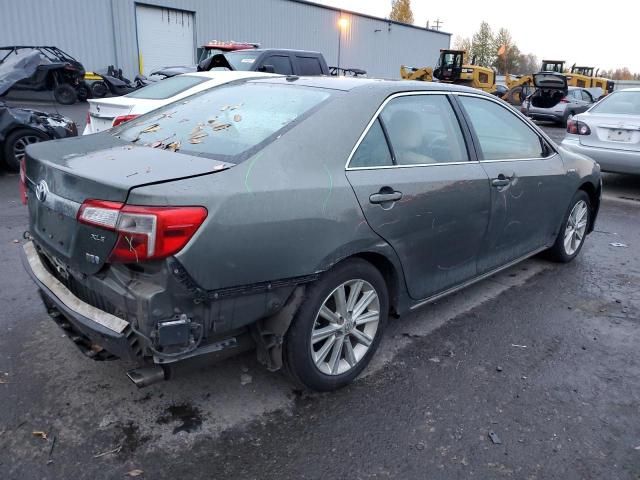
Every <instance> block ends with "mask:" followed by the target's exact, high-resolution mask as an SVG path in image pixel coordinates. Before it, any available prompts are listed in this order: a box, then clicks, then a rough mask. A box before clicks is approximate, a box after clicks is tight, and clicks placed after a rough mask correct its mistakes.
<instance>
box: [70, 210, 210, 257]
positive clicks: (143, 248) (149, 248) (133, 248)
mask: <svg viewBox="0 0 640 480" xmlns="http://www.w3.org/2000/svg"><path fill="white" fill-rule="evenodd" d="M205 218H207V209H206V208H204V207H146V206H137V205H124V204H122V203H119V202H108V201H104V200H86V201H85V202H84V203H83V204H82V206H81V207H80V210H79V211H78V221H79V222H81V223H85V224H87V225H93V226H95V227H98V228H103V229H106V230H112V231H114V232H117V233H118V239H117V241H116V244H115V246H114V247H113V250H112V251H111V254H110V255H109V262H111V263H135V262H141V261H145V260H158V259H161V258H166V257H169V256H171V255H174V254H176V253H178V252H179V251H180V250H182V248H184V246H185V245H186V244H187V243H188V242H189V240H191V237H193V235H194V233H196V231H197V230H198V228H200V225H202V222H204V220H205Z"/></svg>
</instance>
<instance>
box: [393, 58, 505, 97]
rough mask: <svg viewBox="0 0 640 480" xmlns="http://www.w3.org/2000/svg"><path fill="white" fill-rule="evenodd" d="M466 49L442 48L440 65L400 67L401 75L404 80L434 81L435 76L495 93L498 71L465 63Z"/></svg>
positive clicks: (440, 79) (449, 81) (444, 80)
mask: <svg viewBox="0 0 640 480" xmlns="http://www.w3.org/2000/svg"><path fill="white" fill-rule="evenodd" d="M466 53H467V52H465V51H464V50H450V49H445V50H440V57H439V59H438V65H437V66H436V68H435V69H433V68H431V67H407V66H405V65H402V66H401V67H400V76H401V77H402V78H403V79H404V80H421V81H425V82H433V81H434V78H435V79H437V80H438V81H439V82H442V83H455V84H457V85H466V86H468V87H473V88H478V89H480V90H483V91H485V92H489V93H493V92H494V91H495V90H496V73H495V71H494V70H493V69H491V68H488V67H481V66H479V65H474V63H475V62H474V61H472V62H471V64H465V63H464V57H465V56H466Z"/></svg>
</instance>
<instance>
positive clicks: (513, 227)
mask: <svg viewBox="0 0 640 480" xmlns="http://www.w3.org/2000/svg"><path fill="white" fill-rule="evenodd" d="M22 178H23V181H24V182H25V184H26V185H25V186H26V192H27V193H26V199H25V201H26V202H27V204H28V209H29V217H30V225H29V231H28V232H26V234H25V237H26V238H27V240H28V241H27V242H26V244H25V246H24V264H25V268H26V269H27V271H28V272H29V273H30V275H31V276H32V278H33V279H34V281H35V282H36V284H37V285H38V287H39V288H40V290H41V292H42V297H43V299H44V303H45V305H46V307H47V309H48V312H49V314H50V316H51V317H52V318H53V319H54V320H55V321H56V322H57V323H58V324H59V325H60V326H61V327H62V328H63V329H65V330H66V331H67V332H68V337H69V338H71V339H72V340H73V341H74V342H75V343H76V344H77V345H78V346H79V347H80V348H81V349H82V350H83V351H84V352H85V353H86V354H87V355H88V356H90V357H92V358H95V359H109V358H115V357H119V358H122V359H125V360H130V361H134V362H137V363H138V364H139V365H140V367H139V368H136V369H134V370H132V371H130V372H129V376H130V378H131V379H132V380H133V381H134V382H135V383H136V384H137V385H139V386H143V385H146V384H149V383H152V382H154V381H157V380H161V379H164V378H166V377H167V372H169V371H171V369H172V367H173V366H174V365H176V364H177V363H178V362H182V361H184V360H186V359H189V358H192V357H197V356H211V357H213V358H221V357H224V356H228V355H230V354H234V353H238V352H241V351H245V350H247V349H250V348H255V349H256V351H257V355H258V358H259V360H260V361H262V362H263V363H264V364H265V365H266V366H267V368H269V369H271V370H277V369H279V368H282V367H284V370H285V371H286V372H287V373H288V374H289V375H290V376H291V378H292V379H293V380H294V381H295V382H296V383H297V384H299V385H302V386H304V387H306V388H309V389H314V390H332V389H335V388H339V387H342V386H344V385H346V384H348V383H349V382H351V381H352V380H353V379H354V378H355V377H356V376H357V375H358V374H359V373H360V372H361V371H362V370H363V368H365V366H366V365H367V364H368V362H369V361H370V360H371V357H372V356H373V355H374V353H375V351H376V349H377V347H378V345H379V343H380V341H381V338H382V336H383V332H384V327H385V323H386V322H387V319H388V317H389V315H394V316H398V315H402V314H404V313H406V312H408V311H410V310H412V309H415V308H418V307H420V306H421V305H424V304H427V303H428V302H430V301H433V300H434V299H437V298H440V297H442V296H443V295H446V294H449V293H451V292H454V291H456V290H458V289H460V288H462V287H464V286H467V285H469V284H471V283H474V282H476V281H478V280H481V279H483V278H486V277H487V276H489V275H491V274H493V273H495V272H497V271H499V270H501V269H504V268H507V267H509V266H511V265H513V264H515V263H517V262H519V261H521V260H523V259H525V258H528V257H530V256H532V255H535V254H537V253H539V252H542V251H547V253H548V254H549V255H550V256H552V257H553V258H554V259H556V260H558V261H561V262H568V261H570V260H572V259H573V258H575V257H576V256H577V255H578V253H579V252H580V250H581V248H582V246H583V244H584V241H585V238H586V236H587V234H588V233H589V232H591V231H592V230H593V227H594V222H595V219H596V216H597V213H598V208H599V204H600V192H601V181H600V169H599V167H598V165H597V164H596V163H595V162H593V161H592V160H590V159H588V158H586V157H583V156H580V155H576V154H572V153H569V152H567V151H564V150H562V149H561V148H559V147H558V146H556V145H555V144H554V143H553V142H552V141H551V140H550V139H549V138H548V137H547V136H546V135H545V134H544V133H542V132H541V131H540V130H538V129H537V127H535V126H534V125H533V124H531V123H530V122H529V121H528V120H527V119H525V118H524V117H523V116H522V115H520V114H519V113H518V112H516V111H514V110H513V109H512V108H511V107H509V106H508V105H506V104H504V103H503V102H501V101H500V100H497V99H495V98H494V97H492V96H490V95H485V94H482V93H479V92H478V91H477V90H472V89H467V88H464V87H457V86H451V85H443V84H437V83H436V84H429V83H423V82H415V83H414V82H393V81H377V80H370V79H346V78H342V79H334V78H298V77H286V78H285V77H282V78H269V79H259V80H258V79H256V80H249V81H240V82H236V83H232V84H228V85H224V86H220V87H217V88H214V89H211V90H207V91H205V92H201V93H199V94H196V95H194V96H192V97H189V98H188V99H186V100H184V101H181V102H178V103H174V104H171V105H168V106H167V107H164V108H162V109H160V110H156V111H154V112H151V113H149V114H146V115H144V116H142V117H138V118H136V119H135V120H132V121H130V122H127V123H124V124H122V125H121V126H119V127H118V128H115V129H112V130H110V131H107V132H103V133H100V134H96V135H90V136H85V137H80V138H74V139H67V140H60V141H54V142H47V143H46V144H42V145H33V146H30V147H29V148H28V149H27V158H26V165H25V171H24V172H23V175H22Z"/></svg>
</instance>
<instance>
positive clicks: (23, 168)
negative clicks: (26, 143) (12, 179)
mask: <svg viewBox="0 0 640 480" xmlns="http://www.w3.org/2000/svg"><path fill="white" fill-rule="evenodd" d="M20 200H21V201H22V204H23V205H26V204H27V163H26V161H25V159H24V157H23V158H22V160H20Z"/></svg>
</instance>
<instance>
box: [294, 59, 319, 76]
mask: <svg viewBox="0 0 640 480" xmlns="http://www.w3.org/2000/svg"><path fill="white" fill-rule="evenodd" d="M296 58H297V60H298V69H299V70H300V72H299V73H300V75H322V66H321V65H320V60H319V59H318V58H316V57H299V56H298V57H296Z"/></svg>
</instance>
